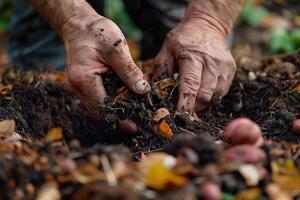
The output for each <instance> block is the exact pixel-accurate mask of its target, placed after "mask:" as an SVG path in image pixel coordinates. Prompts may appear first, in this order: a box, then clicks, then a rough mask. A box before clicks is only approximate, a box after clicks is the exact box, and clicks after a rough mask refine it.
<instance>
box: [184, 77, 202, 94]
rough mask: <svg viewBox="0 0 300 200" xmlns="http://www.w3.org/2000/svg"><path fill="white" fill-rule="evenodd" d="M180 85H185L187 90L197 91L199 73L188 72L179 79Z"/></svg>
mask: <svg viewBox="0 0 300 200" xmlns="http://www.w3.org/2000/svg"><path fill="white" fill-rule="evenodd" d="M181 81H182V85H184V87H186V88H187V89H188V90H189V91H192V92H197V91H198V87H199V86H200V83H201V79H200V77H199V75H197V74H194V73H188V74H186V76H185V77H184V78H183V79H182V80H181Z"/></svg>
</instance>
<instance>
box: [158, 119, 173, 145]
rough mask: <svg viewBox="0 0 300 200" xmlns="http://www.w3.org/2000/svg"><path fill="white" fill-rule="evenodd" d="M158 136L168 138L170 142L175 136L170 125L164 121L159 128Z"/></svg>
mask: <svg viewBox="0 0 300 200" xmlns="http://www.w3.org/2000/svg"><path fill="white" fill-rule="evenodd" d="M158 134H160V135H162V136H163V137H165V138H167V139H168V140H171V139H172V138H173V136H174V133H173V132H172V130H171V128H170V126H169V124H168V123H167V122H166V121H165V120H163V121H162V122H161V123H160V124H159V127H158Z"/></svg>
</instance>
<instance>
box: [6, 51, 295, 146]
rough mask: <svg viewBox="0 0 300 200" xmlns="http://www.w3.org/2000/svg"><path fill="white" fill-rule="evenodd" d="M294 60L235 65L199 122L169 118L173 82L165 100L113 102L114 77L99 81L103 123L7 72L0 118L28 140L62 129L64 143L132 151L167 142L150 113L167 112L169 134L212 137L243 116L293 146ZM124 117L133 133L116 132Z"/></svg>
mask: <svg viewBox="0 0 300 200" xmlns="http://www.w3.org/2000/svg"><path fill="white" fill-rule="evenodd" d="M299 56H300V51H298V52H295V53H293V54H287V55H282V56H277V57H271V58H265V59H263V60H261V61H257V60H254V61H253V62H252V61H249V62H247V63H246V64H245V63H242V64H240V66H239V69H238V73H237V76H236V78H235V80H234V82H233V85H232V87H231V90H230V92H229V94H228V95H227V96H226V97H225V98H223V100H222V102H221V103H220V104H218V103H212V104H211V105H208V106H207V108H206V110H205V111H203V112H202V113H200V114H199V118H200V122H190V121H189V120H187V119H186V117H175V115H174V114H175V108H176V102H177V98H176V96H177V90H176V88H177V87H176V86H177V84H176V83H175V84H172V85H171V86H169V87H167V88H166V89H165V91H166V92H167V94H168V96H167V98H165V99H162V98H160V97H159V95H158V94H157V91H152V92H151V93H150V94H149V95H148V96H145V97H140V96H135V95H133V94H132V93H130V92H128V96H126V98H123V99H122V98H121V99H119V100H118V101H115V102H114V104H113V101H114V100H116V99H115V97H116V93H117V91H118V90H119V89H120V88H122V86H123V85H122V84H121V83H120V82H119V81H118V80H117V78H116V77H115V75H113V74H107V75H105V76H104V77H103V80H104V84H105V85H106V87H107V91H109V97H110V98H108V99H107V105H106V107H99V108H98V109H100V110H105V111H107V114H106V120H107V121H108V122H109V123H108V125H107V124H101V123H99V122H96V121H94V120H92V119H91V118H89V117H87V115H86V113H85V111H84V109H83V107H82V105H81V104H80V102H79V100H78V99H77V98H76V97H75V96H74V95H72V94H70V93H69V92H68V90H67V89H66V88H65V87H64V86H63V85H62V84H61V83H55V82H47V81H39V79H37V78H33V79H34V80H33V81H30V83H28V80H23V79H24V78H20V77H27V76H25V75H26V73H27V72H26V73H25V72H24V73H25V75H24V73H21V74H20V73H18V74H17V75H15V76H12V75H11V74H13V73H14V72H12V70H8V71H7V72H6V73H4V75H3V77H4V78H3V80H2V82H3V83H4V84H13V89H12V91H11V92H10V93H8V94H6V95H4V96H2V97H1V98H0V119H15V120H16V122H17V130H16V132H18V133H19V134H21V135H23V136H25V137H29V138H33V139H41V138H43V136H44V135H45V133H47V131H49V130H50V129H52V128H54V127H62V128H63V130H64V136H65V139H66V140H70V139H72V138H78V139H79V140H80V141H81V144H82V145H88V146H90V145H92V144H95V143H102V144H112V143H118V144H119V143H123V144H126V145H127V146H128V147H129V148H130V149H131V150H132V151H133V152H137V151H151V150H155V149H159V148H161V147H162V146H163V145H164V144H166V143H167V140H165V139H164V138H163V137H161V136H158V135H156V134H154V133H153V132H152V130H151V128H150V127H151V123H152V121H151V119H152V116H153V114H154V112H155V111H156V110H157V109H158V108H162V107H165V108H168V109H169V110H170V112H171V117H170V119H169V121H168V122H169V125H170V127H171V128H172V130H173V132H174V133H175V134H192V133H193V134H197V135H201V134H209V135H212V136H213V137H214V138H215V139H218V138H219V136H220V133H221V131H222V130H223V128H224V126H225V125H226V123H228V121H229V120H231V119H232V118H236V117H240V116H246V117H249V118H251V119H252V120H254V121H255V122H257V123H258V124H259V125H260V126H261V128H262V130H263V133H264V136H265V137H266V138H270V139H273V140H275V141H280V140H286V141H289V142H294V143H299V139H300V137H299V136H295V135H293V134H292V132H291V122H292V121H293V120H294V119H296V118H300V95H299V92H297V91H294V90H293V87H295V86H296V85H297V84H299V83H300V72H299V71H300V60H299ZM250 60H251V59H250ZM238 63H239V62H238ZM250 71H251V72H254V73H255V74H256V76H257V78H256V80H252V81H251V80H249V72H250ZM124 90H126V88H123V90H121V92H122V91H124ZM119 91H120V90H119ZM160 92H161V91H160ZM171 93H172V95H171V97H170V94H171ZM149 99H151V100H149ZM124 118H131V119H133V120H134V121H135V122H137V123H138V125H139V127H140V134H139V135H137V136H129V135H126V134H124V133H120V132H119V131H118V130H117V127H116V124H117V122H118V120H119V119H124ZM191 132H192V133H191Z"/></svg>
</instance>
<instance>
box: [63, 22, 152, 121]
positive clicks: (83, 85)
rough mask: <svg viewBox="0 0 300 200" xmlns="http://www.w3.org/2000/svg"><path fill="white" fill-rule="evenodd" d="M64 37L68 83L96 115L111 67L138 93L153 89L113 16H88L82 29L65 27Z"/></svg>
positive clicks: (102, 100) (102, 99)
mask: <svg viewBox="0 0 300 200" xmlns="http://www.w3.org/2000/svg"><path fill="white" fill-rule="evenodd" d="M80 23H83V22H80ZM62 37H63V41H64V45H65V50H66V75H67V83H68V85H69V87H70V89H71V90H72V91H73V92H74V93H75V94H77V95H78V96H79V97H80V99H81V101H82V103H83V104H84V105H85V107H86V108H87V110H88V111H89V113H90V114H92V115H93V116H95V115H96V114H97V112H95V108H96V106H97V105H98V104H101V103H104V99H105V97H106V91H105V88H104V86H103V83H102V79H101V74H103V73H105V72H107V71H109V70H111V69H112V70H113V71H114V72H115V73H116V74H117V75H118V76H119V78H120V79H121V80H122V81H123V82H124V83H125V84H126V85H127V86H128V87H129V88H130V89H131V90H132V91H134V92H135V93H137V94H139V95H144V94H146V93H148V92H149V91H150V86H149V84H148V83H147V81H145V80H144V76H143V73H142V71H141V70H140V69H139V68H138V67H137V65H136V64H135V63H134V61H133V60H132V58H131V55H130V52H129V48H128V46H127V42H126V39H125V37H124V36H123V34H122V32H121V31H120V29H119V28H118V26H117V25H116V24H115V23H113V22H112V21H111V20H109V19H107V18H104V17H101V16H95V17H92V18H91V19H86V22H85V23H84V25H83V26H81V28H79V29H68V28H66V29H64V32H63V33H62ZM95 117H98V116H95Z"/></svg>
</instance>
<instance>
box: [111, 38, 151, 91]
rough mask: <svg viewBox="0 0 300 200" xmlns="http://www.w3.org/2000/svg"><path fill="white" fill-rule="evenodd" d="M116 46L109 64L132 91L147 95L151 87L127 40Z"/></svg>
mask: <svg viewBox="0 0 300 200" xmlns="http://www.w3.org/2000/svg"><path fill="white" fill-rule="evenodd" d="M116 44H117V45H116V46H115V47H114V48H115V50H114V52H113V53H112V54H111V55H110V60H109V63H108V64H109V65H110V67H111V68H112V69H113V70H114V71H115V73H116V74H117V75H118V76H119V78H120V79H121V80H122V81H123V83H124V84H126V85H127V87H128V88H129V89H130V90H132V91H133V92H135V93H136V94H139V95H144V94H147V93H148V92H150V90H151V87H150V85H149V83H148V82H147V81H146V80H145V79H144V74H143V72H142V71H141V69H140V68H139V67H138V66H137V65H136V64H135V63H134V61H133V59H132V57H131V55H130V51H129V48H128V46H127V43H126V40H125V39H124V41H122V42H119V43H116Z"/></svg>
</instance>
